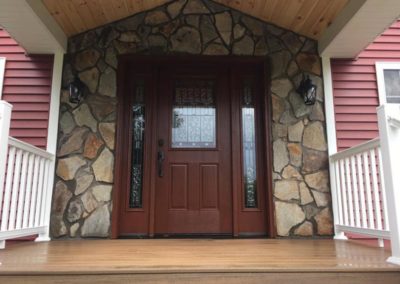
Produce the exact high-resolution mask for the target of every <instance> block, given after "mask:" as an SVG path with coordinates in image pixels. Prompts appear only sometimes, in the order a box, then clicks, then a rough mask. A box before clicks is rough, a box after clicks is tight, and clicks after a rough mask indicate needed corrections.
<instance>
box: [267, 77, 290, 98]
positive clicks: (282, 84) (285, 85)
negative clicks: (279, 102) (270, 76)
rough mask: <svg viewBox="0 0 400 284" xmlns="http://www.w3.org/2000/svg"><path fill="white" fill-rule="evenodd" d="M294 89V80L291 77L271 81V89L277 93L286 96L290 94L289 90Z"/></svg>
mask: <svg viewBox="0 0 400 284" xmlns="http://www.w3.org/2000/svg"><path fill="white" fill-rule="evenodd" d="M292 89H293V85H292V82H290V80H289V79H287V78H284V79H276V80H273V81H272V83H271V91H272V93H274V94H275V95H277V96H279V97H281V98H286V97H287V96H288V95H289V92H290V91H291V90H292Z"/></svg>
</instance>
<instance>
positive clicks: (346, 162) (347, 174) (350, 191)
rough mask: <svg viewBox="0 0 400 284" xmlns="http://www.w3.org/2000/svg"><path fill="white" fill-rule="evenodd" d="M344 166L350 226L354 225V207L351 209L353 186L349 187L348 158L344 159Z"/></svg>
mask: <svg viewBox="0 0 400 284" xmlns="http://www.w3.org/2000/svg"><path fill="white" fill-rule="evenodd" d="M344 161H345V168H346V186H347V194H348V195H347V198H348V202H349V204H348V206H349V217H350V226H352V227H354V209H353V192H352V191H353V188H352V187H351V181H350V161H349V159H348V158H346V159H345V160H344Z"/></svg>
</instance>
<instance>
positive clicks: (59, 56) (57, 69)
mask: <svg viewBox="0 0 400 284" xmlns="http://www.w3.org/2000/svg"><path fill="white" fill-rule="evenodd" d="M63 61H64V53H63V52H56V53H55V54H54V63H53V77H52V82H51V97H50V110H49V126H48V133H47V149H46V150H47V152H49V153H51V154H54V155H55V154H56V149H57V134H58V117H59V113H60V91H61V80H62V69H63Z"/></svg>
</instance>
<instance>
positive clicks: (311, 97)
mask: <svg viewBox="0 0 400 284" xmlns="http://www.w3.org/2000/svg"><path fill="white" fill-rule="evenodd" d="M296 92H297V93H299V94H300V95H301V96H302V97H303V99H304V103H305V104H306V105H313V104H315V101H316V100H317V86H315V85H314V84H313V82H312V81H311V79H310V76H308V75H307V77H304V76H303V80H301V82H300V86H299V87H298V88H297V90H296Z"/></svg>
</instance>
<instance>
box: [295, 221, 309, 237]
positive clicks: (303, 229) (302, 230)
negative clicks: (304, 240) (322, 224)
mask: <svg viewBox="0 0 400 284" xmlns="http://www.w3.org/2000/svg"><path fill="white" fill-rule="evenodd" d="M294 234H295V235H297V236H301V237H310V236H312V235H313V224H312V223H311V222H308V221H305V222H304V223H303V224H301V225H300V226H299V227H298V228H297V229H296V230H295V231H294Z"/></svg>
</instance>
